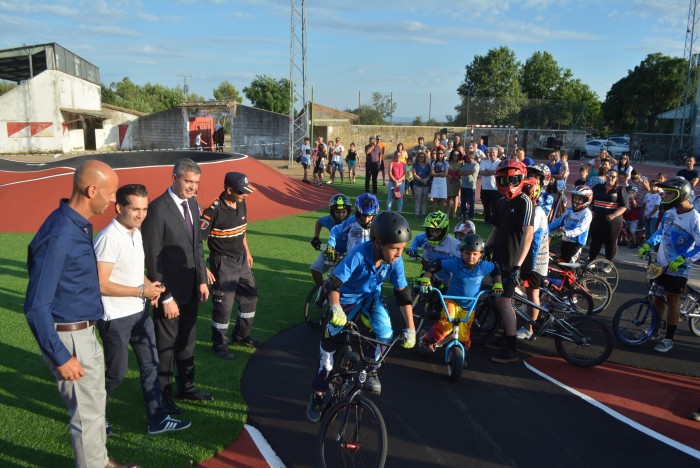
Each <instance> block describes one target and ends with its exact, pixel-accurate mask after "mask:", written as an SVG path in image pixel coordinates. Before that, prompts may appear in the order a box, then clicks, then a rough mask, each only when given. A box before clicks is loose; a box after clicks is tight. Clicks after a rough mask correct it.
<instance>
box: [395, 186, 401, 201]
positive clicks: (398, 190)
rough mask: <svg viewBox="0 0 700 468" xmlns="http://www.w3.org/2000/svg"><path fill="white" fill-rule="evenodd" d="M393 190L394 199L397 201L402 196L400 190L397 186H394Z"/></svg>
mask: <svg viewBox="0 0 700 468" xmlns="http://www.w3.org/2000/svg"><path fill="white" fill-rule="evenodd" d="M393 190H394V198H396V199H397V200H398V199H399V198H401V196H402V195H401V189H400V188H399V187H398V185H395V186H394V189H393Z"/></svg>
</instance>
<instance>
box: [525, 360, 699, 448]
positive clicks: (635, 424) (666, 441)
mask: <svg viewBox="0 0 700 468" xmlns="http://www.w3.org/2000/svg"><path fill="white" fill-rule="evenodd" d="M524 364H525V367H527V368H528V369H530V370H531V371H532V372H534V373H535V374H537V375H539V376H540V377H543V378H545V379H547V380H549V381H550V382H552V383H553V384H555V385H558V386H559V387H561V388H563V389H564V390H566V391H568V392H571V393H573V394H574V395H576V396H578V397H579V398H581V399H583V401H585V402H587V403H590V404H591V405H593V406H595V407H596V408H599V409H601V410H603V411H605V412H606V413H608V414H609V415H610V416H612V417H613V418H615V419H617V420H618V421H621V422H623V423H625V424H627V425H629V426H632V427H633V428H634V429H637V430H638V431H640V432H642V433H644V434H646V435H648V436H649V437H653V438H654V439H656V440H658V441H659V442H663V443H664V444H667V445H670V446H671V447H673V448H675V449H678V450H680V451H681V452H684V453H687V454H688V455H690V456H691V457H694V458H696V459H698V460H700V451H699V450H696V449H694V448H692V447H688V446H687V445H684V444H681V443H680V442H678V441H676V440H673V439H671V438H669V437H666V436H665V435H663V434H659V433H658V432H656V431H652V430H651V429H649V428H648V427H646V426H643V425H641V424H639V423H638V422H636V421H634V420H633V419H630V418H628V417H627V416H624V415H622V414H620V413H618V412H617V411H615V410H614V409H612V408H610V407H608V406H606V405H604V404H602V403H601V402H599V401H598V400H595V399H593V398H591V397H589V396H588V395H586V394H585V393H581V392H579V391H578V390H575V389H573V388H571V387H569V386H568V385H565V384H563V383H562V382H559V381H558V380H556V379H554V378H553V377H550V376H549V375H547V374H545V373H544V372H542V371H540V370H538V369H535V368H534V367H533V366H531V365H530V364H528V363H527V362H524Z"/></svg>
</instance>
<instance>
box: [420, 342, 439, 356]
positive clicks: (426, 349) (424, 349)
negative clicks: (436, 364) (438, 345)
mask: <svg viewBox="0 0 700 468" xmlns="http://www.w3.org/2000/svg"><path fill="white" fill-rule="evenodd" d="M418 352H419V353H421V354H422V355H423V356H429V355H431V354H433V353H434V352H435V347H434V346H433V345H431V344H429V343H428V342H426V341H425V340H419V341H418Z"/></svg>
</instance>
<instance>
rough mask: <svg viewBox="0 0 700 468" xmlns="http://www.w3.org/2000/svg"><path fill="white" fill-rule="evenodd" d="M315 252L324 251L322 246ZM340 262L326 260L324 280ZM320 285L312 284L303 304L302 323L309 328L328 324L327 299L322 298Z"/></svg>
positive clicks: (334, 259) (335, 258)
mask: <svg viewBox="0 0 700 468" xmlns="http://www.w3.org/2000/svg"><path fill="white" fill-rule="evenodd" d="M316 250H319V251H320V250H324V249H323V245H321V246H319V247H318V249H316ZM339 262H340V258H337V257H334V258H333V259H328V258H326V260H325V261H324V263H325V264H326V265H327V266H328V271H327V272H326V279H327V278H330V275H331V273H333V269H334V268H335V266H336V265H337V264H338V263H339ZM322 285H323V283H322V284H314V285H313V287H312V288H311V291H309V294H308V295H307V296H306V302H304V321H305V322H306V324H307V325H308V326H310V327H311V328H322V327H325V326H326V323H328V317H329V315H330V309H329V305H328V298H326V297H322V295H321V294H322V292H323V288H322V287H321V286H322Z"/></svg>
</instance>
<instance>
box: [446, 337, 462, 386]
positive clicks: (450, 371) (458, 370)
mask: <svg viewBox="0 0 700 468" xmlns="http://www.w3.org/2000/svg"><path fill="white" fill-rule="evenodd" d="M463 367H464V351H462V348H460V347H459V346H457V345H455V346H453V347H451V348H450V351H449V354H448V356H447V376H448V377H449V378H450V380H451V381H452V382H456V381H458V380H459V378H460V377H461V376H462V368H463Z"/></svg>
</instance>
